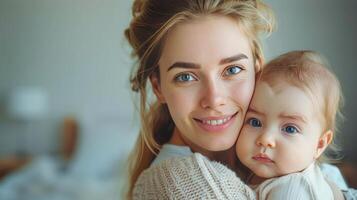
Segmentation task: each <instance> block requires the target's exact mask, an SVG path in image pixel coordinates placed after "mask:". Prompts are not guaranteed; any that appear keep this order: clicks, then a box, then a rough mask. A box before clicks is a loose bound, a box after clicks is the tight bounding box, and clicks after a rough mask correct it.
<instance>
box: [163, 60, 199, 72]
mask: <svg viewBox="0 0 357 200" xmlns="http://www.w3.org/2000/svg"><path fill="white" fill-rule="evenodd" d="M173 68H185V69H199V68H201V65H200V64H197V63H190V62H175V63H174V64H172V65H171V66H170V67H169V68H168V69H167V71H170V70H171V69H173Z"/></svg>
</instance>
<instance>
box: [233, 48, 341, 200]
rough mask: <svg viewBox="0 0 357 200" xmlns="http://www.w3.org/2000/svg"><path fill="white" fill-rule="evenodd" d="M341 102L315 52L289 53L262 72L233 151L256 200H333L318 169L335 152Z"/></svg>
mask: <svg viewBox="0 0 357 200" xmlns="http://www.w3.org/2000/svg"><path fill="white" fill-rule="evenodd" d="M341 97H342V94H341V89H340V84H339V81H338V79H337V78H336V77H335V75H334V74H333V73H332V72H331V71H329V69H328V68H327V66H326V63H324V61H323V59H322V58H321V56H320V55H319V54H318V53H316V52H312V51H293V52H289V53H286V54H283V55H281V56H279V57H278V58H276V59H274V60H272V61H271V62H269V63H268V64H267V65H266V66H265V68H264V70H263V71H262V73H261V74H260V75H259V76H258V79H257V85H256V89H255V92H254V96H253V98H252V101H251V104H250V107H249V109H248V112H247V114H246V118H245V124H244V126H243V128H242V130H241V132H240V135H239V137H238V141H237V145H236V153H237V156H238V158H239V160H240V161H241V162H242V163H243V164H244V165H245V166H247V167H248V168H249V169H250V170H251V171H252V172H253V173H252V175H251V176H250V177H249V178H248V180H247V181H248V184H250V185H251V186H253V188H254V189H255V191H256V192H257V195H258V199H324V200H326V199H333V193H332V190H331V188H330V186H329V185H328V183H327V182H326V180H325V177H324V175H323V174H322V172H321V170H320V168H319V164H320V163H321V161H326V157H324V154H323V153H324V151H325V150H326V149H327V148H329V149H330V150H332V151H333V150H334V149H336V147H335V146H334V144H333V143H332V141H333V138H334V134H335V131H336V117H337V116H338V115H339V114H340V113H339V107H340V102H341Z"/></svg>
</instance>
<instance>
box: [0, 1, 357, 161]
mask: <svg viewBox="0 0 357 200" xmlns="http://www.w3.org/2000/svg"><path fill="white" fill-rule="evenodd" d="M266 2H267V3H268V4H270V5H271V6H272V7H273V9H274V10H275V12H276V15H277V19H278V21H277V22H278V29H277V31H276V32H275V33H273V34H272V36H271V37H269V38H268V39H266V40H265V42H264V49H265V54H266V56H267V58H268V59H270V58H272V57H274V56H276V55H279V54H281V53H283V52H286V51H289V50H295V49H311V50H317V51H319V52H321V53H322V54H324V55H325V56H326V57H327V58H328V60H329V61H330V63H331V65H332V66H333V67H334V70H335V72H336V74H337V76H338V77H339V79H340V80H341V83H342V87H343V92H344V94H345V99H346V105H345V108H344V113H345V116H346V119H347V120H346V121H345V122H344V124H343V125H342V127H341V142H342V144H343V148H344V150H345V151H344V153H345V159H348V160H354V161H357V154H356V152H357V147H356V145H355V141H356V140H357V135H356V134H355V133H356V132H357V127H356V126H355V120H356V118H357V114H356V113H357V103H356V101H355V99H356V98H357V91H356V88H355V87H356V85H357V79H356V78H355V74H356V72H357V69H356V64H355V63H356V61H355V60H356V55H355V54H356V51H355V48H356V46H357V39H356V35H357V23H356V19H357V13H356V9H357V2H356V1H354V0H341V1H336V0H300V1H292V0H268V1H266ZM131 3H132V1H130V0H0V111H1V113H0V158H1V157H6V156H8V155H10V154H14V153H15V152H16V150H18V149H22V150H23V151H27V152H28V153H29V154H32V155H41V154H49V153H50V154H52V155H56V152H58V148H59V141H60V138H59V134H60V132H61V123H62V120H63V118H64V117H66V116H73V117H75V118H76V119H78V121H79V122H80V123H81V124H82V125H83V126H85V128H84V129H83V130H82V132H81V134H82V135H85V134H89V133H88V132H95V131H97V130H98V132H96V133H92V134H94V135H102V136H103V137H105V136H104V134H103V126H106V123H108V121H111V122H112V123H111V125H113V124H115V123H116V122H117V123H116V124H117V127H115V128H117V129H115V128H113V129H112V130H110V131H113V130H118V131H119V132H120V131H121V132H120V134H119V135H120V137H118V138H116V139H115V140H112V141H111V143H110V144H111V145H115V144H116V142H117V145H118V146H124V147H123V149H125V150H123V151H126V150H127V149H130V147H131V146H132V144H133V141H134V138H135V132H136V131H133V130H137V127H138V124H139V123H138V117H137V114H134V110H135V109H134V106H133V103H132V97H131V92H130V89H129V88H130V86H129V83H128V76H129V73H130V68H131V66H132V65H133V63H134V61H133V60H132V59H131V58H130V48H129V46H128V44H127V43H126V41H125V38H124V36H123V31H124V29H125V27H127V26H128V24H129V20H130V18H131V13H130V8H131ZM222 37H224V36H222ZM19 86H33V87H40V88H42V89H44V90H45V91H47V93H48V97H49V112H48V115H47V116H46V118H45V119H44V120H41V121H37V122H36V123H32V124H31V129H30V131H28V130H29V129H25V128H24V127H23V126H22V125H21V124H18V123H17V122H13V121H9V120H8V119H7V118H6V113H5V99H6V96H7V94H8V93H9V91H11V89H13V88H15V87H19ZM121 124H123V129H122V130H120V126H121ZM124 126H125V127H124ZM89 129H90V130H89ZM85 130H88V132H85ZM127 130H129V131H127ZM24 132H26V134H24ZM104 132H105V131H104ZM19 134H20V137H26V138H27V141H26V145H25V146H24V145H18V143H19V141H17V140H18V138H19ZM21 135H22V136H21ZM108 140H110V139H108ZM92 142H93V145H92V146H91V148H92V149H91V151H93V152H96V151H97V150H100V151H103V152H105V149H106V148H108V149H110V148H111V147H108V146H110V145H106V143H103V142H102V143H103V144H102V143H99V144H100V145H96V142H95V140H94V141H92ZM20 144H21V142H20ZM111 150H113V149H111ZM87 158H88V159H91V157H90V156H88V157H87ZM89 163H90V162H89Z"/></svg>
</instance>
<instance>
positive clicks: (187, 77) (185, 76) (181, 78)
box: [174, 72, 197, 83]
mask: <svg viewBox="0 0 357 200" xmlns="http://www.w3.org/2000/svg"><path fill="white" fill-rule="evenodd" d="M195 80H197V79H196V78H195V77H194V76H193V75H192V74H191V73H187V72H185V73H180V74H178V75H176V76H175V78H174V81H175V82H179V83H184V82H189V81H195Z"/></svg>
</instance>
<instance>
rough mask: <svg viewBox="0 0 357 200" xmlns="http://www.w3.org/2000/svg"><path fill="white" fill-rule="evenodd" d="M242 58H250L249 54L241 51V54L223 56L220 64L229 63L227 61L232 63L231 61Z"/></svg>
mask: <svg viewBox="0 0 357 200" xmlns="http://www.w3.org/2000/svg"><path fill="white" fill-rule="evenodd" d="M242 59H248V56H247V55H245V54H243V53H240V54H237V55H234V56H231V57H228V58H223V59H222V60H221V61H219V64H220V65H222V64H227V63H231V62H234V61H238V60H242Z"/></svg>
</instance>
